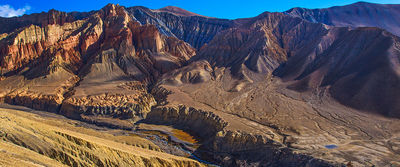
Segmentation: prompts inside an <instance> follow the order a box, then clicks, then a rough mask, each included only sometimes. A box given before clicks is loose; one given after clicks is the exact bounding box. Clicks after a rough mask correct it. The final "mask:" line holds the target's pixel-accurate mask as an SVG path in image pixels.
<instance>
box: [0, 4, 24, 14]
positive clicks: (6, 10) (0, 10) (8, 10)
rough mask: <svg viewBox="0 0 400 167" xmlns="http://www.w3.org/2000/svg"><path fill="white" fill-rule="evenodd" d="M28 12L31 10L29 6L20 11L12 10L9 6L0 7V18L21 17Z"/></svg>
mask: <svg viewBox="0 0 400 167" xmlns="http://www.w3.org/2000/svg"><path fill="white" fill-rule="evenodd" d="M28 10H31V7H30V6H29V5H26V6H25V7H23V8H20V9H14V8H13V7H12V6H10V5H0V16H1V17H14V16H21V15H23V14H24V13H25V12H26V11H28Z"/></svg>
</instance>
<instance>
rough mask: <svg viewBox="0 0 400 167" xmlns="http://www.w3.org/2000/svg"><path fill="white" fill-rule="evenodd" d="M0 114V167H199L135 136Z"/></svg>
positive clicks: (48, 119) (6, 111) (3, 110)
mask: <svg viewBox="0 0 400 167" xmlns="http://www.w3.org/2000/svg"><path fill="white" fill-rule="evenodd" d="M0 110H1V112H0V115H1V116H0V118H1V119H0V121H1V122H0V123H1V124H2V126H1V129H0V132H1V139H2V140H1V144H0V147H1V150H2V151H1V157H2V160H1V161H0V164H1V165H2V166H3V165H5V166H25V165H26V166H43V165H45V166H63V165H68V166H92V165H97V166H202V164H200V163H198V162H196V161H193V160H191V159H187V158H183V157H177V156H173V155H170V154H166V153H162V152H160V151H161V150H160V149H159V148H158V147H157V146H156V145H154V144H153V143H152V142H150V141H148V140H146V139H144V138H141V137H139V136H132V135H130V136H125V135H115V134H118V133H117V132H118V130H107V129H103V130H101V129H98V130H94V129H92V128H88V127H84V126H78V125H79V124H80V123H79V122H77V121H73V120H69V119H66V118H63V117H59V116H57V115H54V114H45V115H42V114H40V112H36V113H31V112H27V111H21V110H15V109H6V108H1V109H0ZM41 112H43V111H41Z"/></svg>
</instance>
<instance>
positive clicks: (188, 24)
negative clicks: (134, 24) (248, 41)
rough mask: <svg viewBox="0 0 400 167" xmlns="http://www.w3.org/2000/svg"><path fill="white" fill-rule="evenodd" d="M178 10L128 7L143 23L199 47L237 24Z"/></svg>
mask: <svg viewBox="0 0 400 167" xmlns="http://www.w3.org/2000/svg"><path fill="white" fill-rule="evenodd" d="M177 10H178V9H177V8H171V7H169V8H164V9H159V10H150V9H147V8H145V7H131V8H127V11H128V12H129V13H130V14H132V15H133V17H134V19H136V20H137V21H139V22H140V23H141V24H152V25H155V26H157V28H158V29H159V31H160V32H161V33H163V34H165V35H167V36H171V37H176V38H178V39H181V40H183V41H185V42H187V43H189V44H190V45H191V46H193V47H194V48H197V49H199V48H201V47H202V46H203V45H204V44H206V43H208V42H209V41H211V40H212V39H213V38H214V36H215V35H216V34H218V32H220V31H222V30H225V29H227V28H230V27H232V26H233V25H234V24H235V23H234V22H233V21H232V20H227V19H217V18H209V17H204V16H200V15H197V14H193V13H190V14H188V13H187V12H182V11H180V10H179V11H180V12H177ZM182 13H184V14H182Z"/></svg>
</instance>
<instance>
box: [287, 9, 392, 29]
mask: <svg viewBox="0 0 400 167" xmlns="http://www.w3.org/2000/svg"><path fill="white" fill-rule="evenodd" d="M285 14H288V15H290V16H294V17H299V18H302V19H305V20H308V21H310V22H314V23H324V24H327V25H332V26H339V27H353V28H356V27H379V28H383V29H385V30H387V31H389V32H391V33H393V34H395V35H397V36H399V35H400V17H399V15H400V5H397V4H393V5H383V4H372V3H367V2H357V3H354V4H351V5H346V6H336V7H331V8H326V9H305V8H293V9H290V10H288V11H286V12H285Z"/></svg>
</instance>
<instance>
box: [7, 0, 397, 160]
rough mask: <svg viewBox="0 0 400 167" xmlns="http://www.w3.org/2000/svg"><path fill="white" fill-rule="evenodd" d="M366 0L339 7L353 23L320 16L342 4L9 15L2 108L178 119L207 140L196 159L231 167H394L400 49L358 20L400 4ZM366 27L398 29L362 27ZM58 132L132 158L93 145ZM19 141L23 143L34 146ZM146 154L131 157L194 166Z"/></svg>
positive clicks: (104, 120) (109, 122)
mask: <svg viewBox="0 0 400 167" xmlns="http://www.w3.org/2000/svg"><path fill="white" fill-rule="evenodd" d="M354 6H356V7H354ZM368 6H371V5H370V4H368V5H366V4H364V3H358V4H355V5H353V6H350V7H343V8H346V10H350V11H352V12H350V14H351V15H353V17H349V18H350V19H348V20H349V21H350V22H349V23H346V24H343V25H340V24H339V22H334V21H332V24H328V22H324V21H325V19H322V21H318V19H312V17H317V16H314V14H315V15H318V18H319V17H320V16H319V15H320V14H321V13H323V12H322V11H328V13H330V14H329V17H328V18H329V19H331V20H335V19H334V17H333V14H335V12H332V11H336V10H338V8H332V9H324V10H318V11H317V10H313V12H311V13H310V12H309V11H307V10H305V9H304V10H303V9H293V10H291V11H288V12H285V13H269V12H265V13H263V14H261V15H259V16H257V17H253V18H247V19H236V20H225V19H217V18H209V17H205V16H201V15H197V14H194V13H191V12H188V11H185V10H183V9H179V8H175V7H167V8H162V9H158V10H151V9H147V8H144V7H131V8H124V7H122V6H118V5H112V4H110V5H107V6H106V7H104V8H102V9H101V10H99V11H94V12H90V13H62V12H56V11H50V12H49V13H41V14H34V15H29V16H23V17H15V18H9V19H5V18H2V19H0V22H3V21H5V22H9V23H10V24H7V26H5V28H4V29H2V31H1V33H2V34H1V35H0V60H1V64H0V65H1V78H0V100H3V101H5V102H7V103H11V104H18V105H24V106H27V107H30V108H36V109H40V110H47V111H52V112H57V113H61V114H63V115H65V116H68V117H70V118H74V119H79V120H83V121H86V122H90V123H95V124H97V125H105V126H108V127H113V128H122V129H130V130H131V129H134V127H135V125H134V123H140V121H147V122H150V123H157V124H168V125H174V126H177V127H179V128H181V129H185V130H188V131H189V132H193V133H195V134H197V136H199V137H200V138H203V139H205V141H204V143H202V144H203V145H202V146H201V147H200V148H199V149H198V150H197V151H196V152H195V155H200V156H204V159H205V160H209V161H211V162H213V163H215V164H219V165H224V166H247V165H255V166H257V165H258V166H262V165H266V166H324V165H327V166H329V165H332V164H336V163H338V164H339V165H340V164H343V163H347V162H348V161H353V162H354V163H355V164H357V165H370V164H371V163H372V164H375V165H378V166H385V165H392V164H398V163H399V162H398V159H399V158H400V157H399V156H398V148H399V143H400V142H399V134H398V133H397V132H398V131H399V129H398V127H400V126H398V125H399V123H398V119H397V118H398V117H399V115H400V114H399V112H398V111H399V110H400V108H399V107H400V106H399V104H400V101H398V99H399V97H398V94H400V92H399V87H398V86H397V85H399V83H398V82H399V69H398V68H399V61H398V60H399V55H400V52H399V50H400V44H399V38H398V37H396V36H395V35H393V34H391V33H390V32H393V33H396V31H395V30H393V29H390V27H396V25H395V23H393V25H389V26H390V27H389V28H387V27H384V26H382V24H381V23H382V22H379V21H377V22H374V24H370V22H369V21H368V19H367V20H365V19H360V18H366V17H365V16H364V15H365V14H363V13H364V12H366V13H371V10H372V9H375V8H376V9H377V10H379V11H381V10H382V11H385V12H384V13H381V15H377V16H379V17H377V18H381V17H383V16H387V15H388V13H396V12H395V11H397V10H395V8H397V7H396V6H395V5H388V6H382V5H376V6H375V7H373V8H371V7H368ZM372 6H374V5H372ZM347 8H349V9H347ZM383 8H384V9H389V8H390V10H384V9H383ZM361 9H362V10H361ZM346 10H345V11H346ZM364 10H365V11H364ZM338 11H341V10H338ZM354 12H355V13H357V12H358V13H360V16H357V15H355V14H354ZM344 13H346V12H344ZM331 14H332V15H331ZM375 14H376V13H375ZM311 15H313V16H311ZM321 15H323V17H322V16H321V18H325V14H321ZM293 16H295V17H293ZM303 16H304V17H303ZM331 16H332V17H331ZM345 16H346V17H347V15H345ZM345 16H341V15H340V17H336V20H345V19H342V17H345ZM374 16H375V15H374ZM310 18H311V19H310ZM369 19H370V18H369ZM386 19H387V18H386ZM372 20H377V19H375V17H373V19H372ZM378 20H381V19H378ZM382 20H383V21H384V22H385V20H384V19H382ZM391 20H396V18H393V19H391ZM320 22H322V23H325V24H321V23H320ZM362 22H365V23H366V25H368V26H369V25H371V26H378V27H379V26H380V27H381V28H387V30H389V32H388V31H386V30H382V29H379V28H356V27H358V26H364V25H363V24H361V23H362ZM367 23H368V24H367ZM375 23H376V24H375ZM327 24H328V25H327ZM335 25H339V26H350V27H335ZM11 27H13V28H11ZM338 102H339V103H338ZM371 112H372V113H373V114H371ZM388 117H389V118H388ZM8 133H11V131H10V132H9V131H8ZM27 133H30V132H27ZM46 133H47V132H46ZM49 133H50V132H49ZM51 137H54V138H57V139H59V141H63V138H67V139H68V140H71V141H79V142H78V143H85V145H91V146H93V148H96V150H97V149H102V150H107V151H106V152H114V153H118V154H119V155H122V154H123V156H120V157H114V160H115V159H121V158H122V159H132V156H130V155H126V156H125V153H121V152H120V151H118V150H117V151H115V150H113V149H111V150H110V149H109V148H103V147H102V146H100V145H98V144H99V143H95V144H88V143H90V141H89V140H91V139H88V138H85V139H84V140H83V137H79V136H78V137H77V136H76V135H71V134H69V133H64V132H63V133H56V134H55V135H52V136H51ZM107 137H110V136H107ZM15 138H19V140H18V142H15V143H14V144H18V145H20V143H21V141H24V140H29V138H26V137H23V136H22V137H21V136H17V137H15ZM78 138H82V140H81V139H78ZM6 139H7V141H8V142H12V141H11V139H12V138H6ZM135 140H140V139H135ZM15 141H17V140H15ZM96 141H97V139H96ZM7 144H10V143H7ZM21 145H22V144H21ZM330 145H334V146H337V147H336V148H334V149H330V148H329V149H328V147H326V146H330ZM74 147H77V148H78V147H79V149H80V150H82V152H85V155H86V148H82V149H81V147H80V146H75V145H74ZM371 148H378V149H371ZM31 150H34V151H35V152H39V153H40V152H45V153H48V152H50V153H54V152H55V154H54V156H55V157H56V156H60V157H63V156H64V155H63V154H66V153H70V152H68V151H69V150H61V151H60V150H56V151H49V150H46V149H36V148H34V149H31ZM354 150H360V151H358V152H357V151H354ZM50 153H49V154H46V156H51V155H50ZM71 154H72V153H71ZM74 154H75V153H74ZM88 154H89V153H88ZM97 155H98V154H97V153H96V154H95V155H94V157H97ZM107 156H108V154H107ZM64 157H65V156H64ZM91 157H93V156H91ZM139 157H140V156H139ZM202 158H203V157H202ZM72 159H74V157H72ZM111 159H113V158H111ZM144 159H145V160H144ZM320 159H321V160H320ZM365 159H368V160H369V161H368V162H366V161H364V160H365ZM74 160H75V159H74ZM141 160H143V162H142V161H140V160H138V159H135V158H133V159H132V162H135V163H136V162H137V163H138V164H140V165H148V164H149V163H156V164H161V165H162V164H164V165H173V164H175V162H176V163H179V164H180V165H196V164H194V163H193V164H192V162H186V161H185V162H178V161H173V162H171V161H168V162H166V161H164V160H163V159H162V160H159V161H158V162H153V161H152V160H148V159H146V158H141ZM328 161H329V162H328ZM97 162H99V163H101V164H103V165H115V164H113V163H112V162H114V161H111V160H109V161H108V160H105V159H102V158H100V160H99V158H97V160H95V161H91V162H90V163H92V164H93V163H97ZM67 163H78V164H79V163H81V164H83V165H88V164H86V161H85V162H80V161H78V160H77V161H72V160H71V161H70V160H68V161H67ZM109 163H112V164H109ZM115 163H118V160H115ZM118 165H123V164H118ZM124 165H125V164H124ZM126 165H137V164H132V163H131V164H126Z"/></svg>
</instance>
